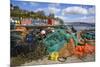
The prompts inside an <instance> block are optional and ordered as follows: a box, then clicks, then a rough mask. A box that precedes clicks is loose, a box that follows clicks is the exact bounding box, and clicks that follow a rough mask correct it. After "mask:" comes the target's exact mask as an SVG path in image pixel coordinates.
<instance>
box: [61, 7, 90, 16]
mask: <svg viewBox="0 0 100 67" xmlns="http://www.w3.org/2000/svg"><path fill="white" fill-rule="evenodd" d="M62 14H63V15H67V14H83V15H84V14H85V15H86V14H88V11H87V9H85V8H82V7H78V6H74V7H67V8H65V9H63V10H62Z"/></svg>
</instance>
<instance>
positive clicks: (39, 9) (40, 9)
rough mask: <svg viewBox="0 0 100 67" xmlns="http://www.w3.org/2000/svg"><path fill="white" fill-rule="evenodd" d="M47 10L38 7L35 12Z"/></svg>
mask: <svg viewBox="0 0 100 67" xmlns="http://www.w3.org/2000/svg"><path fill="white" fill-rule="evenodd" d="M44 10H45V8H38V9H36V10H35V11H34V12H37V11H44Z"/></svg>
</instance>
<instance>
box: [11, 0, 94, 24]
mask: <svg viewBox="0 0 100 67" xmlns="http://www.w3.org/2000/svg"><path fill="white" fill-rule="evenodd" d="M11 4H13V5H14V6H19V8H20V9H24V10H28V11H34V12H37V11H41V10H42V11H44V12H45V15H49V14H50V13H54V14H55V17H59V18H61V19H63V21H65V22H86V23H94V22H95V6H94V5H81V4H68V3H66V4H63V3H47V2H34V1H15V0H12V1H11Z"/></svg>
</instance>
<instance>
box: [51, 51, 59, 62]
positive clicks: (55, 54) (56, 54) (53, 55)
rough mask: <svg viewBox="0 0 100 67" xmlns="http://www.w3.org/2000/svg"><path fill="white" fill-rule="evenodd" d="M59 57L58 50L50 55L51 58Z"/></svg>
mask: <svg viewBox="0 0 100 67" xmlns="http://www.w3.org/2000/svg"><path fill="white" fill-rule="evenodd" d="M58 57H59V54H58V52H52V53H51V55H50V60H53V61H57V60H58Z"/></svg>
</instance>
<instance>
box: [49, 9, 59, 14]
mask: <svg viewBox="0 0 100 67" xmlns="http://www.w3.org/2000/svg"><path fill="white" fill-rule="evenodd" d="M48 12H49V13H53V14H56V13H58V12H60V9H58V8H55V7H48Z"/></svg>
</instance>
